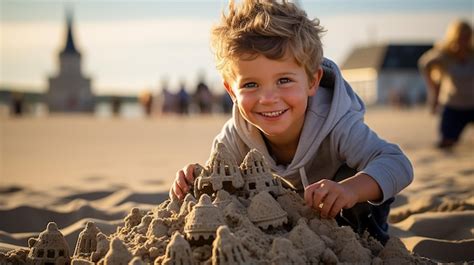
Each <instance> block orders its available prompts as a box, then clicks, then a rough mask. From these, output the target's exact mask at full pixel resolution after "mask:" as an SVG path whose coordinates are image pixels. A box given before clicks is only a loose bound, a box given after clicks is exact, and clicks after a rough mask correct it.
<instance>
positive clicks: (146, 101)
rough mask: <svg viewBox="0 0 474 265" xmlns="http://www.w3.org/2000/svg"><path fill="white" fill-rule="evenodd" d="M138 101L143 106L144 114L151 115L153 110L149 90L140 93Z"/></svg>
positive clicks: (151, 96)
mask: <svg viewBox="0 0 474 265" xmlns="http://www.w3.org/2000/svg"><path fill="white" fill-rule="evenodd" d="M140 103H141V104H142V106H143V109H144V111H145V115H146V116H147V117H149V116H151V114H152V110H153V95H152V94H151V92H150V91H145V92H143V93H142V94H141V95H140Z"/></svg>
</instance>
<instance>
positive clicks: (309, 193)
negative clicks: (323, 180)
mask: <svg viewBox="0 0 474 265" xmlns="http://www.w3.org/2000/svg"><path fill="white" fill-rule="evenodd" d="M313 191H314V188H312V187H311V186H308V187H306V189H304V201H305V202H306V205H308V206H309V207H313Z"/></svg>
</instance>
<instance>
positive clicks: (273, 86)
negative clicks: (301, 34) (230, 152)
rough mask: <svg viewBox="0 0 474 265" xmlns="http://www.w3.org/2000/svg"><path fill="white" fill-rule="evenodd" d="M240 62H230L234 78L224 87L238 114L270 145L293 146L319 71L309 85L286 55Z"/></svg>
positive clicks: (290, 58) (301, 72)
mask: <svg viewBox="0 0 474 265" xmlns="http://www.w3.org/2000/svg"><path fill="white" fill-rule="evenodd" d="M244 59H245V57H244ZM244 59H242V60H239V61H237V62H234V65H233V69H232V73H233V76H234V78H233V80H232V81H231V82H226V83H225V87H226V90H227V92H228V93H229V94H230V96H231V97H232V98H233V99H234V101H236V102H237V103H236V104H237V106H238V109H239V112H240V114H241V115H242V116H243V118H244V119H245V120H247V121H248V122H249V123H251V124H253V125H254V126H255V127H257V128H258V129H259V130H260V131H261V132H262V133H263V134H264V135H265V137H266V138H267V139H268V140H269V141H270V142H272V143H275V144H277V143H285V144H295V143H296V144H297V142H298V139H299V135H300V133H301V129H302V128H303V122H304V118H305V112H306V108H307V105H308V97H309V96H313V95H314V94H315V93H316V89H317V87H318V85H319V81H320V79H321V77H322V70H321V69H319V70H318V71H317V72H316V73H314V75H313V80H312V81H311V83H310V81H309V80H308V75H307V74H306V72H305V70H304V68H303V67H302V66H300V65H298V64H297V63H296V61H295V59H294V57H293V56H292V55H291V54H290V53H289V52H287V53H286V54H285V56H284V57H283V58H282V59H279V60H272V59H268V58H266V57H265V56H262V55H258V56H257V57H255V58H252V59H251V60H244Z"/></svg>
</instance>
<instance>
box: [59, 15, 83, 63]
mask: <svg viewBox="0 0 474 265" xmlns="http://www.w3.org/2000/svg"><path fill="white" fill-rule="evenodd" d="M66 23H67V33H66V44H65V46H64V49H63V50H62V52H61V53H63V54H64V53H68V54H79V51H78V50H77V49H76V46H75V45H74V38H73V32H72V28H73V13H72V9H70V8H68V9H66Z"/></svg>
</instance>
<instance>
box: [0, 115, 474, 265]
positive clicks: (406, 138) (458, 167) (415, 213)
mask: <svg viewBox="0 0 474 265" xmlns="http://www.w3.org/2000/svg"><path fill="white" fill-rule="evenodd" d="M227 119H228V116H224V115H208V116H197V115H195V116H188V117H181V116H156V117H150V118H134V119H119V118H100V117H92V116H84V115H51V116H44V117H22V118H9V117H3V118H0V249H2V250H7V249H12V248H18V247H26V246H27V241H28V238H29V237H32V236H36V235H38V233H39V232H41V231H43V230H44V229H45V227H46V225H47V224H48V222H49V221H54V222H56V223H57V225H58V228H59V229H60V230H61V232H62V233H63V234H64V235H65V237H66V240H67V241H68V243H69V246H70V248H72V249H73V248H74V246H75V242H76V240H77V238H78V234H79V232H80V231H81V230H82V229H83V227H84V226H85V224H86V222H87V221H94V222H95V223H96V225H97V226H98V227H99V228H100V230H101V231H102V232H104V233H106V234H107V233H109V234H110V233H112V232H114V231H115V230H116V227H117V226H118V225H123V218H124V217H125V216H126V215H127V214H128V213H129V212H130V210H131V209H132V208H133V207H138V208H140V209H143V210H147V209H152V208H153V207H155V206H157V205H158V204H159V203H161V202H163V201H164V200H165V199H167V198H168V189H169V187H170V185H171V183H172V181H173V179H174V176H175V174H176V171H177V170H179V169H180V168H182V167H184V166H185V165H186V164H189V163H200V164H202V165H204V164H205V162H206V160H207V159H208V157H209V152H210V148H211V144H212V140H213V138H214V136H215V135H216V134H217V133H218V132H219V131H220V128H221V127H222V125H223V124H224V123H225V122H226V120H227ZM437 122H438V120H437V117H436V116H433V115H430V114H429V113H428V110H427V109H424V108H411V109H396V108H379V107H377V108H369V109H368V110H367V115H366V123H367V124H368V125H369V126H370V127H371V128H372V129H373V130H374V131H375V132H377V134H378V135H379V136H380V137H382V138H384V139H386V140H388V141H390V142H393V143H396V144H398V145H400V147H401V148H402V149H403V150H404V152H405V153H406V154H407V156H408V157H409V158H410V160H411V161H412V164H413V166H414V170H415V179H414V182H413V183H412V184H411V185H410V186H409V187H408V188H406V189H405V190H403V191H402V192H401V193H400V194H399V195H398V196H397V197H396V200H395V202H394V204H393V205H392V210H391V214H390V218H389V220H390V230H389V231H390V233H391V235H393V236H396V237H399V238H400V239H401V240H402V242H403V243H404V244H405V246H406V247H407V249H408V250H410V251H413V252H414V253H416V254H417V255H419V256H422V257H427V258H429V259H432V260H435V261H438V262H463V261H474V252H473V251H472V250H473V249H474V126H472V125H471V126H469V127H468V128H467V129H466V130H465V131H464V133H463V136H462V140H461V142H460V144H459V146H457V147H456V148H454V149H453V150H451V151H442V150H438V149H436V148H435V147H434V143H435V142H436V139H437V126H438V125H437Z"/></svg>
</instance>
